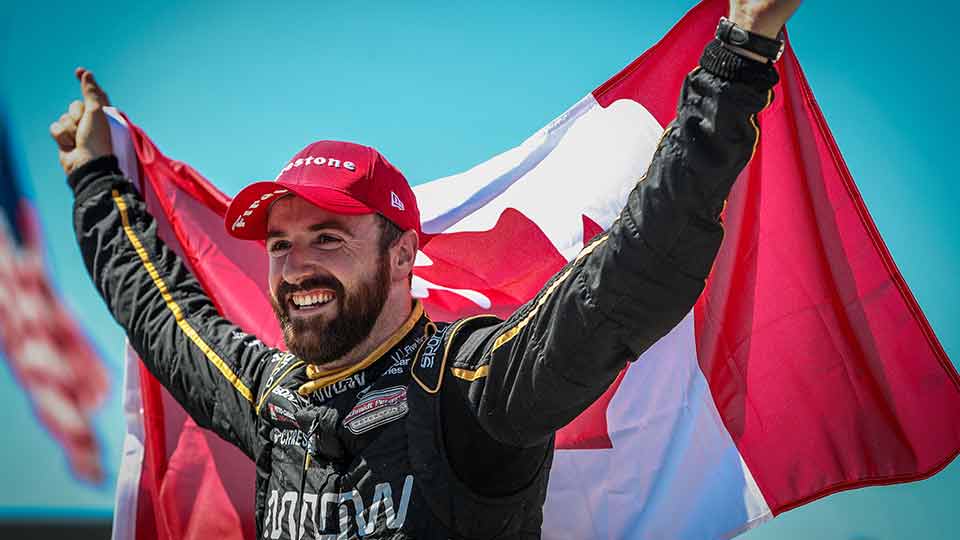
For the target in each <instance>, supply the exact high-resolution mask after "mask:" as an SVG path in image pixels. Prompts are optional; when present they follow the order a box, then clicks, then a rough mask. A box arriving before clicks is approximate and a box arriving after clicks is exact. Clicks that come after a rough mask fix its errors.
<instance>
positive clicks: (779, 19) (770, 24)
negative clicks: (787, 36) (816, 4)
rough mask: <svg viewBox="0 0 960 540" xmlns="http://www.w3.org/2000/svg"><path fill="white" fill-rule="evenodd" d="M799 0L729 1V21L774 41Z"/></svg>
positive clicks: (798, 3) (798, 4)
mask: <svg viewBox="0 0 960 540" xmlns="http://www.w3.org/2000/svg"><path fill="white" fill-rule="evenodd" d="M798 7H800V0H730V20H731V21H733V22H734V23H736V24H737V25H738V26H741V27H743V28H744V29H746V30H749V31H751V32H754V33H756V34H760V35H762V36H766V37H768V38H771V39H775V38H776V37H777V34H778V33H779V32H780V29H781V28H783V25H784V24H786V23H787V19H789V18H790V16H791V15H793V13H794V12H795V11H797V8H798Z"/></svg>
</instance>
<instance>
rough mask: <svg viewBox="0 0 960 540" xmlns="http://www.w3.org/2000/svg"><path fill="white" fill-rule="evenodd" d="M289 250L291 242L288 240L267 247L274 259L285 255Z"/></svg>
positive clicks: (275, 242)
mask: <svg viewBox="0 0 960 540" xmlns="http://www.w3.org/2000/svg"><path fill="white" fill-rule="evenodd" d="M288 249H290V242H289V241H288V240H275V241H273V242H271V243H270V244H269V245H268V246H267V251H268V252H269V253H270V256H272V257H275V256H277V255H283V253H284V252H285V251H287V250H288Z"/></svg>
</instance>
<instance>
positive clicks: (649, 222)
mask: <svg viewBox="0 0 960 540" xmlns="http://www.w3.org/2000/svg"><path fill="white" fill-rule="evenodd" d="M727 52H729V51H727ZM731 62H732V63H731ZM754 64H755V65H752V64H748V63H744V62H741V61H740V60H738V59H731V58H729V57H728V56H726V55H725V54H724V53H723V51H721V50H718V49H716V47H715V46H714V44H711V45H710V46H709V47H708V48H707V51H705V53H704V56H703V60H702V66H703V69H699V70H694V72H692V73H691V74H690V75H689V76H688V77H687V78H686V80H685V81H684V85H683V89H682V91H681V96H680V100H679V106H678V112H677V119H676V120H675V121H674V122H672V123H671V124H670V125H669V126H668V128H667V133H666V134H665V135H664V137H663V139H662V141H661V143H660V145H659V147H658V149H657V151H656V152H655V154H654V157H653V160H652V162H651V164H650V166H649V169H648V170H647V173H646V174H645V176H644V177H643V178H641V179H638V180H639V181H638V183H637V185H636V186H635V187H634V189H633V190H632V191H631V192H630V194H629V196H628V198H627V202H626V205H625V206H624V208H623V210H622V212H621V214H620V216H619V218H618V219H617V220H616V221H615V222H614V223H613V225H612V226H611V227H610V228H609V230H607V231H606V232H605V233H603V234H602V235H600V236H599V237H598V238H596V239H594V241H592V242H591V243H590V245H589V246H588V247H587V248H586V249H585V250H584V251H583V252H582V253H581V255H580V256H578V257H577V258H576V260H574V261H571V262H570V263H569V264H568V265H567V266H566V267H565V268H564V269H563V270H561V272H560V273H558V274H557V275H556V276H555V277H554V278H552V279H551V280H550V281H549V282H548V283H547V284H546V286H545V287H544V289H543V290H542V291H541V292H540V293H539V294H538V295H537V296H536V297H535V298H534V299H532V300H531V301H530V302H528V303H527V304H526V305H524V306H523V307H521V308H520V309H519V310H518V311H517V312H516V313H515V314H513V315H512V316H511V317H509V318H508V319H507V320H505V321H501V320H498V319H495V318H489V317H488V318H481V319H469V320H463V321H458V322H457V323H455V327H454V328H459V329H460V330H459V331H458V332H453V331H452V329H451V332H450V333H449V334H447V333H444V334H443V339H444V340H447V341H446V342H449V343H450V347H449V348H446V347H445V348H444V349H443V356H442V364H440V368H439V371H436V372H434V373H432V375H431V376H432V378H431V379H430V381H429V382H428V385H427V387H428V388H431V389H435V390H434V391H433V393H431V392H427V391H426V390H425V388H424V387H422V386H421V385H420V383H419V382H417V381H416V380H414V378H413V377H412V375H411V366H410V363H411V361H412V360H413V358H414V355H415V353H416V352H417V350H418V349H420V350H421V353H420V357H419V358H420V359H423V358H425V357H427V358H432V359H434V360H437V359H438V358H441V357H440V356H436V354H437V351H438V350H439V349H437V350H433V349H431V351H430V352H429V355H428V354H427V353H428V351H426V350H423V349H426V347H425V346H424V344H425V342H426V334H427V332H428V328H430V327H431V324H432V323H428V321H427V319H426V318H425V317H424V318H422V319H421V320H419V321H417V322H416V325H415V326H414V327H413V329H412V330H410V331H409V332H408V333H407V334H406V335H404V336H400V340H399V341H398V342H397V344H396V345H395V346H394V347H393V349H391V350H390V351H387V352H386V353H384V354H383V356H381V357H380V358H378V359H376V360H375V361H373V362H372V363H371V364H370V365H368V366H367V367H366V368H364V369H363V370H361V371H359V372H357V373H355V374H352V375H350V376H349V377H345V378H343V379H342V380H339V381H337V382H335V383H332V384H330V385H328V386H327V387H325V388H323V389H321V390H319V391H317V392H315V393H313V394H311V395H310V396H309V397H306V398H304V397H301V396H299V395H297V394H296V390H297V388H299V385H300V384H302V383H303V382H304V381H306V374H305V366H304V365H303V363H302V362H300V361H299V360H297V359H296V358H294V357H293V355H290V354H289V353H285V352H282V351H278V350H275V349H271V348H269V347H266V346H264V345H263V344H262V343H261V342H260V341H259V340H257V339H256V337H255V336H252V335H248V334H246V333H244V332H243V331H242V330H241V329H240V328H239V327H237V326H236V325H233V324H232V323H230V321H227V320H226V319H224V318H223V317H222V316H221V315H220V314H219V313H218V312H217V310H216V308H215V307H214V305H213V303H212V302H211V300H210V298H209V297H207V295H206V293H205V292H204V291H203V289H202V288H201V287H200V285H199V283H198V282H197V280H196V279H195V278H194V277H193V275H192V274H191V273H190V271H189V269H188V268H187V266H186V265H185V263H184V262H183V261H182V260H181V259H180V258H179V257H177V256H176V254H175V253H174V252H173V251H172V250H171V249H169V248H168V247H167V246H165V245H164V243H163V242H162V241H161V240H160V239H159V238H158V236H157V224H156V222H155V221H154V219H153V217H152V216H151V215H150V214H149V213H148V212H147V209H146V205H145V203H144V202H143V200H142V198H141V197H140V195H139V194H138V193H137V192H136V191H135V190H134V189H133V187H132V186H131V184H130V182H129V181H127V180H126V179H125V178H123V177H122V176H121V174H120V172H119V169H118V168H117V161H116V159H115V158H113V157H110V156H107V157H103V158H99V159H97V160H94V161H92V162H90V163H88V164H86V165H84V166H83V167H81V168H79V169H78V170H77V171H75V172H74V174H72V175H71V176H70V178H69V179H68V181H69V184H70V185H71V187H72V188H73V189H74V193H75V204H74V227H75V230H76V235H77V241H78V243H79V245H80V250H81V253H82V255H83V260H84V264H85V265H86V267H87V269H88V271H89V273H90V275H91V278H92V279H93V282H94V285H95V286H96V288H97V290H98V291H99V292H100V294H101V295H102V296H103V298H104V300H105V302H106V303H107V306H108V307H109V309H110V311H111V312H112V313H113V315H114V317H115V318H116V320H117V321H118V322H119V323H120V324H121V325H122V326H123V327H124V329H125V330H126V332H127V335H128V336H129V338H130V343H131V345H132V346H133V348H134V349H135V350H136V351H137V353H138V354H139V355H140V357H141V358H142V359H143V361H144V363H145V365H146V367H147V369H149V370H150V372H151V373H152V374H153V375H154V376H155V377H156V378H157V380H159V381H160V382H161V383H162V384H163V385H164V386H165V387H166V388H167V390H168V391H169V392H170V394H171V395H172V396H173V397H174V398H175V399H177V401H178V402H179V403H180V404H181V405H182V406H183V407H184V409H185V410H186V411H187V412H188V413H189V414H190V415H191V416H192V417H193V418H194V420H195V421H196V422H197V424H198V425H200V426H202V427H205V428H207V429H210V430H213V431H214V432H216V433H217V434H218V435H219V436H221V437H223V438H224V439H225V440H227V441H229V442H231V443H233V444H235V445H236V446H238V447H239V448H240V449H242V450H243V452H244V453H246V454H247V455H248V456H249V457H250V458H251V459H252V460H254V462H255V463H256V479H257V480H256V494H255V495H256V508H257V516H256V522H257V528H258V530H257V537H258V538H260V537H264V536H266V537H271V538H289V537H290V535H291V534H293V531H292V528H291V526H290V525H289V524H290V523H293V522H294V517H295V516H293V515H292V514H291V512H293V511H294V509H296V508H302V509H303V512H304V513H303V514H301V515H300V516H296V517H297V518H299V517H303V519H304V529H303V530H304V535H305V536H306V537H308V538H312V537H314V535H316V534H342V536H343V537H347V538H355V537H360V536H364V537H367V538H394V539H403V538H425V539H430V538H442V539H448V538H466V537H470V536H471V535H475V534H477V533H478V531H480V532H483V533H484V534H487V533H490V534H491V536H490V537H494V538H535V537H537V536H538V535H539V528H540V523H541V519H542V504H543V497H544V496H545V490H546V482H547V477H548V472H549V467H550V457H551V455H552V449H553V437H554V433H555V432H556V430H558V429H559V428H561V427H562V426H564V425H566V424H567V423H569V422H570V421H571V420H572V419H573V418H575V417H576V416H577V415H578V414H580V413H581V412H582V411H583V410H584V409H586V407H587V406H589V404H590V403H592V402H593V401H594V400H596V398H597V397H599V396H600V395H601V394H602V393H603V391H604V390H605V389H606V388H607V387H608V386H609V385H610V383H611V382H612V381H613V380H614V379H615V378H616V376H617V374H618V373H619V371H620V370H621V369H622V368H623V367H624V366H625V365H626V363H627V362H628V361H630V360H633V359H635V358H636V357H637V356H638V355H639V354H640V353H642V352H643V351H644V350H646V349H647V348H648V347H650V345H652V344H653V343H654V342H655V341H656V340H657V339H659V338H660V337H661V336H663V335H664V334H666V333H667V332H668V331H669V330H670V329H671V328H673V327H674V326H675V325H676V324H677V323H678V322H679V321H680V320H681V319H682V318H683V317H684V316H685V315H686V314H687V313H689V311H690V309H691V307H692V306H693V304H694V302H695V301H696V299H697V297H698V296H699V294H700V293H701V291H702V290H703V286H704V280H705V278H706V276H707V274H708V273H709V271H710V267H711V265H712V263H713V259H714V257H715V256H716V253H717V250H718V248H719V245H720V241H721V239H722V237H723V229H722V226H721V224H720V222H719V220H718V215H719V211H720V209H721V208H722V206H723V202H724V199H725V198H726V197H727V194H728V193H729V191H730V188H731V186H732V184H733V182H734V180H735V179H736V177H737V175H738V174H739V172H740V171H741V169H742V168H743V167H744V166H745V165H746V163H747V162H748V161H749V159H750V157H751V153H752V150H753V147H754V144H755V142H756V140H757V137H758V136H759V133H758V131H757V129H755V127H754V126H755V123H754V122H755V118H756V114H757V113H758V112H759V111H760V110H761V109H762V108H763V107H764V106H765V104H766V103H768V102H769V99H770V97H771V96H770V88H771V86H772V85H773V84H774V82H775V81H776V74H775V72H774V71H773V70H772V69H771V68H770V67H769V66H763V64H760V63H756V62H755V63H754ZM577 181H580V182H589V179H578V180H577ZM123 214H125V216H124V215H123ZM125 221H126V223H128V224H129V230H124V222H125ZM131 237H132V238H135V239H137V242H139V243H140V244H141V245H142V252H141V253H142V254H143V256H145V257H147V258H148V259H149V262H150V264H151V265H152V266H153V267H154V268H155V270H156V272H155V276H156V279H155V278H154V277H152V276H151V274H150V272H148V271H147V269H146V266H145V263H144V261H143V260H142V259H141V254H138V252H137V250H136V249H134V246H133V243H132V241H131ZM251 249H258V248H257V247H256V245H254V244H251ZM156 280H160V281H161V282H162V287H165V288H166V289H167V290H168V291H169V294H170V296H169V298H168V299H165V298H164V295H163V294H161V285H159V284H158V282H157V281H156ZM174 304H175V307H174V306H173V305H174ZM175 312H179V313H181V314H182V319H181V320H179V321H178V320H177V317H176V316H175ZM185 327H189V329H190V332H192V334H190V335H188V333H187V332H186V331H185V329H184V328H185ZM443 328H447V327H446V326H444V327H443ZM191 336H192V337H191ZM197 339H199V340H201V341H202V344H199V343H198V342H197ZM211 355H213V356H215V357H216V358H218V359H220V362H219V365H217V363H216V362H213V361H211V359H210V358H209V357H208V356H211ZM418 404H419V405H418ZM370 411H374V412H375V413H376V414H370ZM318 418H319V419H320V420H318V421H317V422H316V425H317V426H318V430H317V431H318V432H317V433H316V436H315V437H310V439H309V440H307V437H306V435H305V434H304V430H303V425H302V424H303V422H308V423H309V424H310V425H313V424H314V419H318ZM308 451H310V452H311V456H312V459H311V460H310V465H309V467H308V468H307V471H306V475H305V476H304V470H303V466H304V463H305V458H306V452H308ZM511 505H512V506H511ZM388 507H389V509H390V510H389V511H387V508H388ZM485 509H486V510H485ZM341 512H343V514H342V516H341ZM471 512H472V513H471ZM489 516H501V517H502V518H503V522H502V523H503V525H504V527H503V528H500V529H497V528H496V527H492V526H491V524H490V523H487V522H485V517H489ZM341 517H342V518H343V519H341ZM297 523H298V524H299V519H298V520H297ZM496 523H500V522H497V521H496V520H495V521H494V524H496ZM507 524H509V526H507ZM297 526H298V527H299V525H297ZM491 527H492V528H491ZM494 529H495V531H494V532H492V533H491V530H494Z"/></svg>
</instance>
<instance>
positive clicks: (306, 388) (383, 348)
mask: <svg viewBox="0 0 960 540" xmlns="http://www.w3.org/2000/svg"><path fill="white" fill-rule="evenodd" d="M422 316H423V304H421V303H420V300H414V303H413V309H412V310H411V311H410V316H409V317H407V320H406V321H404V323H403V324H402V325H400V328H397V331H396V332H394V333H393V335H391V336H390V338H389V339H387V340H386V341H384V342H383V343H381V344H380V346H379V347H377V348H376V349H374V350H373V352H371V353H370V354H369V355H367V357H366V358H364V359H363V360H361V361H360V362H357V363H356V364H353V365H350V366H347V367H345V368H343V369H341V370H337V371H323V370H322V368H320V367H318V366H315V365H313V364H311V365H309V366H307V376H308V377H309V378H310V380H309V381H307V382H305V383H303V384H302V385H300V388H299V389H298V390H297V392H298V393H299V394H300V395H301V396H307V395H310V394H311V393H313V392H314V391H316V390H319V389H320V388H323V387H324V386H327V385H329V384H332V383H335V382H337V381H339V380H341V379H346V378H347V377H349V376H351V375H353V374H354V373H357V372H358V371H360V370H363V369H366V368H367V367H369V366H370V365H371V364H373V363H374V362H376V361H377V360H379V359H380V357H381V356H383V355H384V354H386V353H387V352H388V351H390V350H391V349H393V347H394V346H396V344H397V343H399V342H400V340H401V339H403V337H404V336H406V335H407V334H408V333H409V332H410V330H412V329H413V327H414V326H415V325H416V324H417V321H419V320H420V318H421V317H422Z"/></svg>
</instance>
